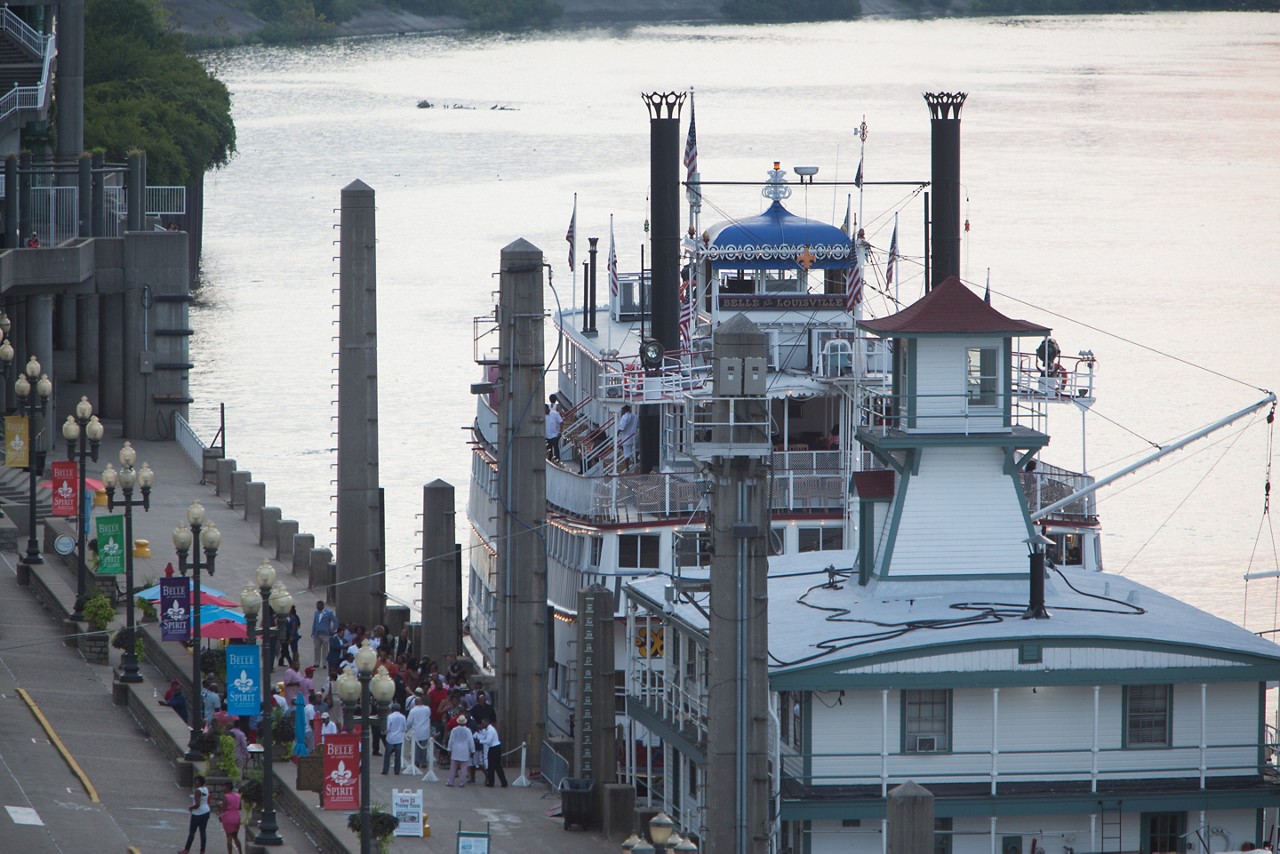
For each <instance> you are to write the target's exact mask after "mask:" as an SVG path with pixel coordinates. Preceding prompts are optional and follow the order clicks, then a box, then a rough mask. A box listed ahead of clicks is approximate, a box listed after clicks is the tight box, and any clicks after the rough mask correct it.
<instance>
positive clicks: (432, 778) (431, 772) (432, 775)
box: [415, 738, 446, 783]
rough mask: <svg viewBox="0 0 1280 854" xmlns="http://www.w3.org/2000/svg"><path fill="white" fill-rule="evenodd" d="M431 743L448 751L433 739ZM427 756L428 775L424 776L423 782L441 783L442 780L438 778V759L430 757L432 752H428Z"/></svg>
mask: <svg viewBox="0 0 1280 854" xmlns="http://www.w3.org/2000/svg"><path fill="white" fill-rule="evenodd" d="M431 743H432V744H433V745H435V746H436V747H437V748H439V749H440V750H445V749H446V748H445V746H444V745H443V744H441V743H440V742H438V741H436V740H435V739H434V738H433V739H431ZM415 749H416V745H415ZM427 754H428V755H427V773H425V774H423V775H422V782H424V783H439V782H440V778H439V777H437V776H436V759H435V757H434V756H432V755H430V754H431V751H427Z"/></svg>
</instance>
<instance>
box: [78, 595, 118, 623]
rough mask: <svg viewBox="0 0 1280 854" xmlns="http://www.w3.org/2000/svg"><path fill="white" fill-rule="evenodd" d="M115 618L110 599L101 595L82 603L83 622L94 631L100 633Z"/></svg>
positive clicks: (113, 607)
mask: <svg viewBox="0 0 1280 854" xmlns="http://www.w3.org/2000/svg"><path fill="white" fill-rule="evenodd" d="M115 618H116V609H115V606H114V605H112V604H111V600H110V599H108V598H107V597H106V596H103V595H102V594H101V593H99V594H98V595H97V596H94V597H93V598H91V599H90V600H89V601H88V602H85V603H84V619H85V622H87V623H88V624H89V625H91V626H93V629H94V631H98V632H100V631H102V630H103V629H105V628H106V627H107V626H109V625H111V621H112V620H114V619H115Z"/></svg>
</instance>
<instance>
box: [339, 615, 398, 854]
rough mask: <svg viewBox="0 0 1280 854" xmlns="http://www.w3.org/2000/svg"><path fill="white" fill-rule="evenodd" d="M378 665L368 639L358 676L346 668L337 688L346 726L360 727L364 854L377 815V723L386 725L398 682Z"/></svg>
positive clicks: (370, 843) (368, 851) (370, 848)
mask: <svg viewBox="0 0 1280 854" xmlns="http://www.w3.org/2000/svg"><path fill="white" fill-rule="evenodd" d="M377 663H378V653H377V652H376V651H374V648H373V646H372V645H371V644H370V643H369V641H368V639H366V640H365V642H364V643H363V644H361V646H360V650H359V651H358V652H357V653H356V667H355V669H356V674H355V675H352V673H351V668H350V667H348V668H346V669H344V670H343V671H342V672H341V673H340V674H338V685H337V688H338V696H339V697H340V698H341V699H342V705H343V715H342V720H343V726H344V727H345V728H346V729H347V731H348V732H349V731H350V730H351V727H352V725H353V724H357V723H358V724H360V854H372V851H373V828H372V816H373V813H372V812H371V810H370V808H369V790H370V788H371V787H372V785H373V770H372V768H371V767H370V764H369V763H370V756H371V755H372V754H373V724H374V722H375V721H377V722H379V723H381V722H382V718H383V717H384V716H385V715H386V713H387V706H388V704H389V703H390V702H391V698H392V697H393V696H395V692H396V683H395V682H394V681H393V680H392V678H391V677H390V676H389V675H388V674H387V668H385V667H379V668H378V672H377V674H376V675H375V674H374V672H373V668H374V666H375V665H377ZM370 694H372V699H373V700H374V701H375V702H376V703H377V714H374V713H373V710H372V709H371V708H370ZM357 703H359V709H360V713H359V714H358V715H357V714H356V704H357Z"/></svg>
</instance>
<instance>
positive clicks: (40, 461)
mask: <svg viewBox="0 0 1280 854" xmlns="http://www.w3.org/2000/svg"><path fill="white" fill-rule="evenodd" d="M33 389H34V390H35V394H32V393H31V392H32V390H33ZM13 391H14V393H15V394H17V395H18V411H19V412H21V413H22V414H23V415H24V416H25V417H26V419H27V442H28V445H29V447H28V449H27V471H28V472H29V473H30V474H31V492H30V502H29V503H28V505H27V509H28V511H29V517H28V519H27V554H26V557H24V558H23V559H24V560H25V561H26V562H27V563H44V558H43V557H41V556H40V543H39V541H38V540H36V475H37V474H39V473H40V472H41V471H43V470H44V457H43V455H41V454H40V453H39V452H38V451H37V450H36V444H37V443H36V431H35V425H34V423H33V421H34V418H35V416H36V415H37V414H40V415H43V414H44V407H45V404H46V403H47V402H48V401H49V395H51V394H53V383H52V382H51V381H50V380H49V375H48V374H42V373H40V363H39V362H38V361H36V357H35V356H32V357H31V360H30V361H28V362H27V367H26V370H25V371H23V373H20V374H18V378H17V379H16V380H14V383H13Z"/></svg>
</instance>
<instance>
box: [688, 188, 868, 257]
mask: <svg viewBox="0 0 1280 854" xmlns="http://www.w3.org/2000/svg"><path fill="white" fill-rule="evenodd" d="M710 234H711V245H710V246H709V247H708V250H707V256H708V257H709V258H710V259H711V263H712V266H713V267H715V268H716V269H722V268H726V267H728V268H740V269H750V270H790V269H798V268H799V267H800V262H799V261H797V260H796V259H797V258H798V257H799V256H800V254H801V253H802V252H804V251H805V249H806V248H808V250H809V255H810V256H812V257H813V263H812V264H810V269H814V270H841V269H844V268H846V267H848V266H849V263H850V258H851V253H852V249H853V243H852V241H851V240H850V239H849V235H847V234H845V233H844V232H843V231H841V230H840V229H838V228H836V227H835V226H834V225H828V224H826V223H825V222H818V221H817V220H812V219H805V218H804V217H801V216H796V215H795V214H793V213H791V211H789V210H787V209H786V208H784V207H783V206H782V202H780V201H775V202H774V203H773V204H772V205H770V206H769V209H768V210H767V211H765V212H764V213H762V214H760V215H759V216H753V217H751V218H750V219H743V220H738V221H736V222H732V221H731V222H725V223H721V224H719V225H717V226H714V227H713V228H711V229H710Z"/></svg>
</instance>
